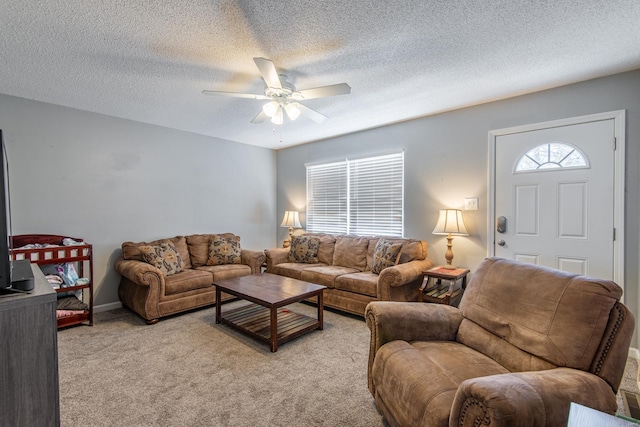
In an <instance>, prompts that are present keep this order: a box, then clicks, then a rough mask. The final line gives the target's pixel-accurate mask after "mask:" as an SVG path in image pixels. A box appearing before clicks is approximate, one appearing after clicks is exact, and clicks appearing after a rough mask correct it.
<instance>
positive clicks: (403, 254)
mask: <svg viewBox="0 0 640 427" xmlns="http://www.w3.org/2000/svg"><path fill="white" fill-rule="evenodd" d="M381 238H384V239H386V240H390V241H392V242H400V243H402V250H401V251H400V256H399V257H398V264H404V263H406V262H409V261H415V260H423V259H425V258H426V257H427V242H425V241H424V240H415V239H404V238H400V237H382V236H376V237H369V249H368V252H367V270H373V252H374V250H375V247H376V245H377V244H378V240H380V239H381Z"/></svg>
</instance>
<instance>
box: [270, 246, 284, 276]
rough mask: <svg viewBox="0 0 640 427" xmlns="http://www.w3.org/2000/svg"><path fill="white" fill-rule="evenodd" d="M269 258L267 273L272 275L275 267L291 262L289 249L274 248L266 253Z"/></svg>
mask: <svg viewBox="0 0 640 427" xmlns="http://www.w3.org/2000/svg"><path fill="white" fill-rule="evenodd" d="M264 253H265V255H266V256H267V272H268V273H271V271H272V268H273V267H274V266H275V265H278V264H282V263H283V262H288V261H289V248H274V249H266V250H265V251H264Z"/></svg>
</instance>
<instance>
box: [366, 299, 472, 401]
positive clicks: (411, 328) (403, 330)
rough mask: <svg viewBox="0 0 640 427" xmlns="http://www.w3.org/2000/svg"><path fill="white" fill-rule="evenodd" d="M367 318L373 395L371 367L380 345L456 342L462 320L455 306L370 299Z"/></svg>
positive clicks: (369, 373) (369, 372)
mask: <svg viewBox="0 0 640 427" xmlns="http://www.w3.org/2000/svg"><path fill="white" fill-rule="evenodd" d="M364 317H365V320H366V321H367V326H368V327H369V329H370V330H371V342H370V347H369V368H368V378H369V390H370V391H371V394H374V389H373V383H372V378H371V369H372V366H373V360H374V359H375V356H376V352H377V351H378V349H379V348H380V347H382V346H383V345H384V344H386V343H388V342H390V341H395V340H403V341H455V339H456V335H457V333H458V327H459V326H460V322H462V315H461V314H460V310H458V309H457V308H456V307H451V306H449V305H444V304H428V303H422V302H395V301H374V302H370V303H369V304H368V305H367V308H365V311H364Z"/></svg>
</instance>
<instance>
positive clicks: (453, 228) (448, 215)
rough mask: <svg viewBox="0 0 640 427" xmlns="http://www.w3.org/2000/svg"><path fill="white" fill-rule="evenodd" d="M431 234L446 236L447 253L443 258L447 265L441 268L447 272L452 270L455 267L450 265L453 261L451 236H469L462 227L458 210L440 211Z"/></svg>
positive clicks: (462, 222) (462, 223) (460, 212)
mask: <svg viewBox="0 0 640 427" xmlns="http://www.w3.org/2000/svg"><path fill="white" fill-rule="evenodd" d="M433 234H439V235H446V236H447V252H445V254H444V257H445V259H446V260H447V265H444V266H442V267H443V268H446V269H447V270H454V269H455V267H454V266H453V265H451V261H453V250H452V248H453V237H452V236H468V235H469V233H467V229H466V228H465V226H464V221H463V220H462V211H461V210H460V209H440V216H439V217H438V223H437V224H436V228H434V229H433Z"/></svg>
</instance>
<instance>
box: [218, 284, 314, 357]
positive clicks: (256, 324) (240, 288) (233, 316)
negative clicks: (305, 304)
mask: <svg viewBox="0 0 640 427" xmlns="http://www.w3.org/2000/svg"><path fill="white" fill-rule="evenodd" d="M214 285H215V286H216V323H221V322H222V323H224V324H225V325H229V326H231V327H232V328H234V329H237V330H239V331H241V332H243V333H245V334H247V335H249V336H251V337H253V338H255V339H257V340H258V341H262V342H265V343H267V344H269V345H270V346H271V351H272V352H275V351H278V344H281V343H284V342H287V341H289V340H292V339H294V338H296V337H299V336H300V335H302V334H305V333H307V332H310V331H313V330H315V329H322V328H323V317H322V313H323V298H322V291H323V290H324V289H325V288H326V286H322V285H316V284H313V283H307V282H303V281H301V280H297V279H291V278H289V277H284V276H278V275H276V274H270V273H261V274H253V275H250V276H242V277H235V278H233V279H225V280H219V281H216V282H215V283H214ZM222 292H225V293H227V294H231V295H234V296H236V297H238V298H240V299H243V300H247V301H250V302H251V303H253V304H247V305H243V306H242V307H238V308H235V309H232V310H228V311H225V312H224V313H222V307H221V303H222V301H221V300H222V298H221V293H222ZM316 296H317V297H318V318H317V319H313V318H311V317H308V316H304V315H302V314H298V313H294V312H293V311H291V310H288V309H286V308H283V307H285V306H287V305H289V304H293V303H294V302H300V301H302V300H305V299H307V298H312V297H316ZM223 314H224V317H223Z"/></svg>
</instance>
